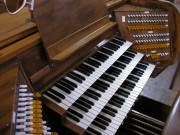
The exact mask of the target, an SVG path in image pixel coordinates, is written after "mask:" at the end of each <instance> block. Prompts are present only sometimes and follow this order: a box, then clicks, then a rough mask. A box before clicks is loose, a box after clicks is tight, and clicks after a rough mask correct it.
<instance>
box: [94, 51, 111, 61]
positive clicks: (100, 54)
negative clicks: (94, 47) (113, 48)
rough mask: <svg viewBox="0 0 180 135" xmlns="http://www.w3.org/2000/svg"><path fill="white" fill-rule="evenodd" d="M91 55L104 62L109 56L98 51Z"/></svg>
mask: <svg viewBox="0 0 180 135" xmlns="http://www.w3.org/2000/svg"><path fill="white" fill-rule="evenodd" d="M92 57H93V58H95V59H97V60H99V61H101V62H105V61H106V60H107V59H108V58H109V57H108V56H106V55H104V54H102V53H99V52H96V53H95V54H94V55H93V56H92Z"/></svg>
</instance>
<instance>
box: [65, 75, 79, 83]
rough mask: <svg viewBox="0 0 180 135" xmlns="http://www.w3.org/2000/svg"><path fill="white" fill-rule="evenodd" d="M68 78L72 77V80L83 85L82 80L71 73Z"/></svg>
mask: <svg viewBox="0 0 180 135" xmlns="http://www.w3.org/2000/svg"><path fill="white" fill-rule="evenodd" d="M67 76H68V77H70V78H71V79H73V80H75V81H77V82H78V83H82V80H81V79H79V78H78V77H77V76H75V75H73V74H71V73H69V74H68V75H67Z"/></svg>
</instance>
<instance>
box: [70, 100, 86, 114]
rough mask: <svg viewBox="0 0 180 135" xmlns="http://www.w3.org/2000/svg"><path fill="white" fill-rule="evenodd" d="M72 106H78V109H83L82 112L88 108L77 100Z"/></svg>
mask: <svg viewBox="0 0 180 135" xmlns="http://www.w3.org/2000/svg"><path fill="white" fill-rule="evenodd" d="M73 106H75V107H77V108H79V109H80V110H83V111H84V112H88V109H87V108H86V107H84V106H82V105H80V104H78V103H77V102H75V103H74V104H73Z"/></svg>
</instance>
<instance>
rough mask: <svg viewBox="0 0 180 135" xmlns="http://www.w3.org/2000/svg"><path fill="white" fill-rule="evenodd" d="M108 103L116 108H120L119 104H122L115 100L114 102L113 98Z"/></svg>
mask: <svg viewBox="0 0 180 135" xmlns="http://www.w3.org/2000/svg"><path fill="white" fill-rule="evenodd" d="M109 104H111V105H114V106H116V107H118V108H121V105H122V104H118V103H117V102H114V101H113V100H110V101H109Z"/></svg>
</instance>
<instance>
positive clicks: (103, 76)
mask: <svg viewBox="0 0 180 135" xmlns="http://www.w3.org/2000/svg"><path fill="white" fill-rule="evenodd" d="M100 78H102V79H103V80H106V81H108V82H110V83H113V81H114V80H115V78H113V77H111V76H108V75H106V74H103V75H102V76H101V77H100Z"/></svg>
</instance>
